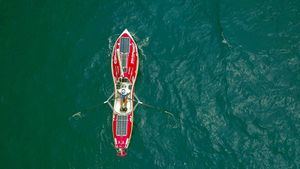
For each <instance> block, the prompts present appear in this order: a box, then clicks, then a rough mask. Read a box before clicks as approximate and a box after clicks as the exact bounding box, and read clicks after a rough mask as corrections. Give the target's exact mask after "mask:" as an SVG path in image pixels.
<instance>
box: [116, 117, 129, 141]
mask: <svg viewBox="0 0 300 169" xmlns="http://www.w3.org/2000/svg"><path fill="white" fill-rule="evenodd" d="M127 119H128V117H127V116H118V118H117V136H126V134H127V122H128V120H127Z"/></svg>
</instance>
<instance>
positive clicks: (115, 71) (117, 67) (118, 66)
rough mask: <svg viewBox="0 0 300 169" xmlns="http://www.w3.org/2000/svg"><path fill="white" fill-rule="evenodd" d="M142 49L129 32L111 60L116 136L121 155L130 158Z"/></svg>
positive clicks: (122, 39) (116, 43)
mask: <svg viewBox="0 0 300 169" xmlns="http://www.w3.org/2000/svg"><path fill="white" fill-rule="evenodd" d="M138 67H139V57H138V48H137V45H136V43H135V42H134V40H133V38H132V36H131V35H130V33H129V32H128V30H127V29H125V30H124V31H123V33H122V34H121V35H120V36H119V37H118V39H117V40H116V42H115V44H114V47H113V51H112V58H111V69H112V76H113V81H114V104H113V117H112V133H113V139H114V145H115V148H116V150H117V155H118V156H126V151H125V150H126V149H127V148H128V146H129V143H130V139H131V135H132V128H133V111H134V109H135V106H136V105H135V103H134V102H133V100H134V84H135V80H136V78H137V74H138Z"/></svg>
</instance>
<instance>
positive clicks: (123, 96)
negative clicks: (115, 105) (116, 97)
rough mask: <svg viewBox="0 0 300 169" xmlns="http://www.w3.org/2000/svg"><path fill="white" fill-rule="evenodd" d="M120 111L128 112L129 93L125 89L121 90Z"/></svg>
mask: <svg viewBox="0 0 300 169" xmlns="http://www.w3.org/2000/svg"><path fill="white" fill-rule="evenodd" d="M120 111H125V112H126V111H127V93H126V91H125V89H122V90H121V109H120Z"/></svg>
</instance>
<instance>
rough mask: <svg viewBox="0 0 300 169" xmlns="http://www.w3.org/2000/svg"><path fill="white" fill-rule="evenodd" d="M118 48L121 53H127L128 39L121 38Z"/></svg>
mask: <svg viewBox="0 0 300 169" xmlns="http://www.w3.org/2000/svg"><path fill="white" fill-rule="evenodd" d="M120 48H121V52H123V53H128V52H129V38H121V44H120Z"/></svg>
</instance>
